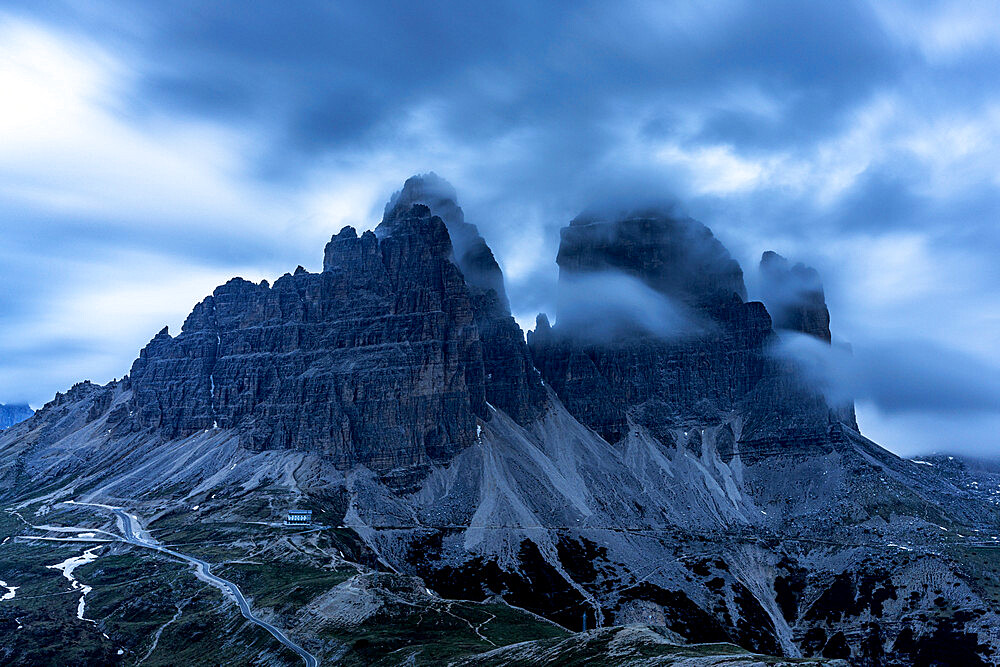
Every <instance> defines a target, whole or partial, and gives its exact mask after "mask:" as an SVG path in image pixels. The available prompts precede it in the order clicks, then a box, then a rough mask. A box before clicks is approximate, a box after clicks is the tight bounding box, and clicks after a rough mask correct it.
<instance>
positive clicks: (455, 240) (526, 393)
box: [376, 173, 546, 426]
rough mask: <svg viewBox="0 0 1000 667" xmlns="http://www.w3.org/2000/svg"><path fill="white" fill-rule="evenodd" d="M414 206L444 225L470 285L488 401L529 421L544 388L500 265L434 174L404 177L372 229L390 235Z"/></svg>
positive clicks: (521, 420)
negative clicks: (422, 207)
mask: <svg viewBox="0 0 1000 667" xmlns="http://www.w3.org/2000/svg"><path fill="white" fill-rule="evenodd" d="M413 204H424V205H426V206H427V207H428V208H429V209H430V210H431V212H432V213H433V214H434V215H436V216H439V217H440V218H441V219H442V220H443V221H444V223H445V226H446V227H447V228H448V234H449V236H450V237H451V240H452V247H453V255H452V258H453V260H454V261H455V263H456V264H457V265H458V267H459V268H460V269H461V270H462V274H463V275H464V276H465V280H466V283H467V284H468V286H469V295H470V298H471V300H472V310H473V314H474V316H475V320H476V326H477V327H478V329H479V336H480V339H481V340H482V343H483V365H484V371H485V373H486V398H487V400H488V401H489V402H490V404H491V405H493V406H495V407H497V408H499V409H501V410H503V411H504V412H506V413H507V414H508V415H510V416H511V417H513V418H514V420H515V421H517V422H518V423H519V424H521V425H522V426H523V425H525V424H527V423H529V422H530V421H532V420H533V419H535V418H537V417H538V416H539V415H540V414H541V411H542V407H543V406H544V404H545V400H546V399H545V390H544V388H543V387H542V383H541V377H540V376H539V375H538V371H536V370H535V367H534V366H533V365H532V362H531V356H530V354H529V353H528V348H527V346H526V345H525V342H524V333H523V332H522V331H521V328H520V327H519V326H518V325H517V323H516V322H515V321H514V318H513V317H512V316H511V312H510V304H509V302H508V300H507V293H506V290H505V289H504V282H503V272H502V271H501V270H500V265H499V264H498V263H497V261H496V258H494V256H493V252H492V251H491V250H490V248H489V246H487V245H486V241H485V240H484V239H483V237H482V236H480V235H479V230H478V229H477V228H476V226H475V225H473V224H471V223H469V222H466V221H465V213H464V212H463V211H462V209H461V207H459V205H458V200H457V196H456V194H455V189H454V188H453V187H452V186H451V184H450V183H448V182H447V181H445V180H444V179H442V178H441V177H439V176H438V175H437V174H434V173H430V174H424V175H422V176H414V177H412V178H409V179H407V181H406V183H405V184H404V185H403V189H402V190H400V191H399V192H397V193H396V194H394V195H393V197H392V199H391V200H390V201H389V204H388V205H386V210H385V216H384V217H383V219H382V224H381V225H379V227H378V229H377V230H376V233H378V234H383V233H384V234H389V233H391V232H392V230H393V229H394V228H395V226H396V219H397V217H398V216H399V214H400V212H401V211H405V210H407V208H408V207H410V206H412V205H413Z"/></svg>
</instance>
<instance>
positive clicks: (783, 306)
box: [760, 250, 831, 343]
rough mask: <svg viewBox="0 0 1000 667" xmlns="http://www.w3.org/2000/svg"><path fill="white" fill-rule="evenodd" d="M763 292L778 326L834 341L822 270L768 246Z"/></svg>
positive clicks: (762, 261)
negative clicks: (791, 258)
mask: <svg viewBox="0 0 1000 667" xmlns="http://www.w3.org/2000/svg"><path fill="white" fill-rule="evenodd" d="M760 284H761V296H762V298H763V301H764V304H765V305H766V306H767V310H768V312H769V313H771V319H772V320H773V321H774V328H775V329H789V330H791V331H798V332H801V333H805V334H809V335H810V336H815V337H816V338H819V339H821V340H825V341H826V342H828V343H829V342H830V340H831V336H830V311H829V310H827V307H826V297H825V295H824V294H823V283H822V282H821V281H820V279H819V273H817V272H816V269H814V268H812V267H811V266H806V265H804V264H801V263H800V264H795V265H794V266H792V265H790V264H789V262H788V260H787V259H785V258H784V257H782V256H781V255H779V254H778V253H776V252H772V251H770V250H768V251H767V252H765V253H764V254H763V256H761V258H760Z"/></svg>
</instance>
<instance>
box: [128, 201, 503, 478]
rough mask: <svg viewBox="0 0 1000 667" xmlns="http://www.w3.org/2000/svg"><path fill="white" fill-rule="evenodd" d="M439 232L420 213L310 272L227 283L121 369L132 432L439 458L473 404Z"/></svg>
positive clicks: (368, 458) (457, 306) (472, 419)
mask: <svg viewBox="0 0 1000 667" xmlns="http://www.w3.org/2000/svg"><path fill="white" fill-rule="evenodd" d="M451 254H452V246H451V242H450V239H449V236H448V231H447V229H446V228H445V225H444V223H443V222H442V220H441V219H440V218H439V217H436V216H432V215H431V214H430V211H429V210H428V208H427V207H426V206H422V205H413V206H411V207H410V208H409V209H408V210H406V211H405V212H404V211H400V212H399V213H398V214H397V215H396V216H395V218H394V226H393V229H392V230H391V233H388V234H384V235H382V237H381V238H378V237H376V235H375V234H373V233H371V232H366V233H365V234H363V235H361V236H360V237H359V236H358V235H357V233H356V232H355V231H354V229H352V228H349V227H348V228H345V229H344V230H343V231H341V232H340V233H339V234H338V235H337V236H335V237H333V239H332V240H331V241H330V243H329V244H328V245H327V247H326V253H325V256H324V261H323V268H324V270H323V272H322V273H320V274H312V273H309V272H307V271H305V270H304V269H303V270H297V271H296V272H295V274H294V275H288V274H286V275H284V276H282V277H281V278H279V279H278V280H277V281H275V283H274V285H273V286H269V285H267V284H266V283H261V284H259V285H258V284H253V283H250V282H247V281H245V280H242V279H234V280H231V281H230V282H228V283H226V284H225V285H223V286H222V287H219V288H218V289H216V290H215V292H214V293H213V294H212V296H210V297H208V298H206V299H205V300H204V301H202V302H201V303H200V304H198V305H197V306H196V307H195V309H194V311H193V312H192V313H191V315H190V316H189V317H188V318H187V321H186V322H185V323H184V327H183V330H182V333H181V334H180V335H179V336H177V337H176V338H172V337H171V336H170V335H169V333H168V332H167V330H166V329H164V330H163V331H161V332H160V333H159V334H157V336H156V337H155V338H153V340H152V341H150V343H149V345H147V346H146V348H145V349H144V350H143V351H142V353H141V354H140V356H139V359H138V360H137V361H136V362H135V364H134V365H133V367H132V372H131V383H132V388H133V392H134V398H133V404H134V410H135V411H136V413H137V415H138V418H139V421H140V425H141V426H142V427H149V428H155V429H158V430H159V431H160V432H162V433H163V434H164V435H165V436H166V437H168V438H176V437H182V436H186V435H190V434H192V433H194V432H196V431H199V430H205V429H212V428H236V429H239V431H240V435H241V441H242V442H243V443H244V444H245V445H246V446H248V447H249V448H251V449H254V450H260V449H297V450H304V451H311V452H318V453H321V454H323V455H324V456H326V457H328V458H330V459H332V460H333V461H334V462H335V463H336V464H337V465H339V466H345V467H346V466H350V465H354V464H365V465H369V466H371V467H373V468H376V469H390V468H393V467H397V466H410V465H421V464H426V463H429V462H433V461H437V460H444V459H446V458H448V457H449V456H451V455H453V454H454V453H455V452H457V451H459V450H461V449H462V448H464V447H466V446H467V445H469V444H470V443H472V442H474V441H475V438H476V419H477V418H478V419H484V420H485V419H489V412H488V410H487V408H486V395H485V386H484V381H485V374H484V371H483V353H482V344H481V342H480V339H479V332H478V330H477V328H476V324H475V321H474V318H473V309H472V300H471V296H470V294H469V289H468V287H467V285H466V283H465V280H464V278H463V276H462V273H461V272H460V271H459V270H458V267H456V266H455V264H454V263H453V262H452V261H451V259H450V258H451Z"/></svg>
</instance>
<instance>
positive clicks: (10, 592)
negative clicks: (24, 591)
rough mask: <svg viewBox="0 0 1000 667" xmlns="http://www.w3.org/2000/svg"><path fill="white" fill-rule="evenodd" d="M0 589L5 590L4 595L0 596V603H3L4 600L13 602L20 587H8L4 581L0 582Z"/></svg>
mask: <svg viewBox="0 0 1000 667" xmlns="http://www.w3.org/2000/svg"><path fill="white" fill-rule="evenodd" d="M0 588H6V589H7V592H6V593H4V594H3V595H0V602H3V601H4V600H13V599H14V596H15V595H17V589H18V588H20V586H8V585H7V582H6V581H2V580H0Z"/></svg>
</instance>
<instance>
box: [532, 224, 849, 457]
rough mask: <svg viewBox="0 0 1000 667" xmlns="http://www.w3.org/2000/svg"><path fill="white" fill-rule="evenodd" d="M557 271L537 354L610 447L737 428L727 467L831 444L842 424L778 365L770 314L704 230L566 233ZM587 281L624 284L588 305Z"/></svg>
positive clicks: (576, 227)
mask: <svg viewBox="0 0 1000 667" xmlns="http://www.w3.org/2000/svg"><path fill="white" fill-rule="evenodd" d="M558 261H559V268H560V285H559V289H560V301H559V304H560V306H559V307H560V312H559V319H558V320H557V322H556V325H555V326H550V325H549V322H548V319H547V318H545V317H544V316H540V317H539V320H538V323H537V326H536V329H535V331H534V332H533V333H529V346H530V348H531V352H532V355H533V358H534V361H535V364H536V365H537V367H538V368H539V370H540V371H541V373H542V377H543V378H544V379H545V381H546V382H547V383H549V384H550V385H551V386H552V388H553V389H554V390H555V391H556V393H557V394H558V395H559V397H560V398H561V399H562V400H563V402H564V403H565V404H566V407H567V408H568V409H569V410H570V412H571V413H572V414H573V415H574V416H575V417H576V418H577V419H579V420H580V421H582V422H583V423H585V424H587V425H588V426H590V427H591V428H593V429H594V430H596V431H597V432H598V433H600V434H601V435H602V436H603V437H604V438H605V439H606V440H608V441H609V442H616V441H618V440H620V439H621V438H622V437H624V435H625V434H626V433H627V431H628V428H629V422H630V421H632V422H635V423H637V424H640V425H642V426H644V427H645V428H646V429H647V430H649V431H650V432H652V433H653V434H655V435H656V436H657V437H659V438H660V439H661V441H666V440H667V439H669V438H670V435H669V431H670V430H671V429H675V428H677V427H678V426H693V427H710V426H716V425H719V424H722V423H726V422H732V421H733V420H734V419H736V418H737V417H738V418H739V419H738V421H739V424H738V427H737V429H736V431H735V432H736V433H738V434H739V440H740V441H741V443H742V446H739V445H737V444H736V443H733V445H729V444H728V443H727V446H726V450H727V451H726V454H725V455H726V457H727V458H731V457H732V456H733V455H734V451H735V452H737V453H739V454H740V455H741V456H743V457H749V456H752V452H758V453H771V452H774V451H781V450H783V449H785V448H787V447H790V446H793V445H794V444H796V443H797V444H802V445H821V446H825V445H826V444H827V442H828V440H829V437H830V436H829V434H830V432H831V428H830V427H831V425H832V424H835V423H837V422H838V421H841V419H840V417H841V415H840V413H838V412H836V411H834V410H831V409H830V407H829V406H827V404H826V401H825V400H824V399H823V397H822V396H821V395H820V394H819V393H818V392H817V391H816V390H815V389H814V388H812V387H811V385H810V384H809V383H807V382H805V381H804V380H803V379H802V378H801V377H800V376H799V374H798V372H797V370H796V369H795V368H794V367H793V366H792V365H791V364H789V363H787V362H784V361H782V360H780V359H778V358H777V357H776V356H775V355H772V354H771V346H772V345H773V344H774V342H775V340H776V339H775V334H774V330H773V328H772V321H771V317H770V315H769V313H768V311H767V310H766V309H765V308H764V305H763V304H761V303H758V302H750V303H747V302H745V301H744V299H745V297H746V288H745V286H744V283H743V274H742V271H741V270H740V268H739V265H738V264H737V263H736V261H735V260H733V259H732V257H731V256H730V255H729V253H728V251H726V249H725V248H724V247H723V246H722V244H721V243H719V242H718V240H716V239H715V238H714V237H713V236H712V233H711V231H710V230H709V229H708V228H707V227H705V226H704V225H701V224H700V223H698V222H696V221H693V220H690V219H676V218H673V217H671V216H670V215H666V214H656V213H643V214H638V215H627V216H625V217H623V218H622V219H621V220H617V221H608V220H594V219H589V218H578V219H577V220H574V221H573V222H572V223H571V224H570V225H569V226H568V227H566V228H564V229H563V232H562V243H561V246H560V249H559V259H558ZM796 275H797V274H796ZM621 276H626V277H627V280H623V279H622V278H621ZM590 277H594V278H595V281H594V283H593V284H597V281H598V280H599V281H603V282H608V281H609V280H610V281H612V282H615V281H617V282H616V284H617V286H618V287H617V288H616V290H617V291H616V292H615V293H609V294H603V293H600V292H596V291H595V290H594V289H593V288H588V289H587V290H585V291H583V292H582V293H581V291H580V290H579V289H578V286H579V285H585V286H586V285H590V284H591V283H590V282H588V281H589V280H590ZM567 291H569V292H570V293H572V294H573V298H572V299H567V298H566V297H565V293H566V292H567ZM567 304H569V308H570V312H568V313H566V312H564V308H565V307H566V306H567ZM609 304H610V305H609ZM622 304H624V306H623V305H622ZM656 309H660V312H661V316H658V317H650V312H651V311H654V310H656ZM823 312H825V305H824V306H823ZM609 320H612V321H615V322H616V324H615V326H613V327H609V326H608V321H609ZM828 324H829V320H828V319H827V324H826V329H825V331H826V336H827V340H828V339H829V326H828ZM595 330H600V331H601V332H602V334H601V335H599V336H594V335H593V332H594V331H595ZM851 422H853V413H851ZM849 425H853V424H851V423H850V422H849ZM726 428H727V429H728V433H730V436H732V434H733V433H734V431H733V428H732V427H730V426H727V427H726Z"/></svg>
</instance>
